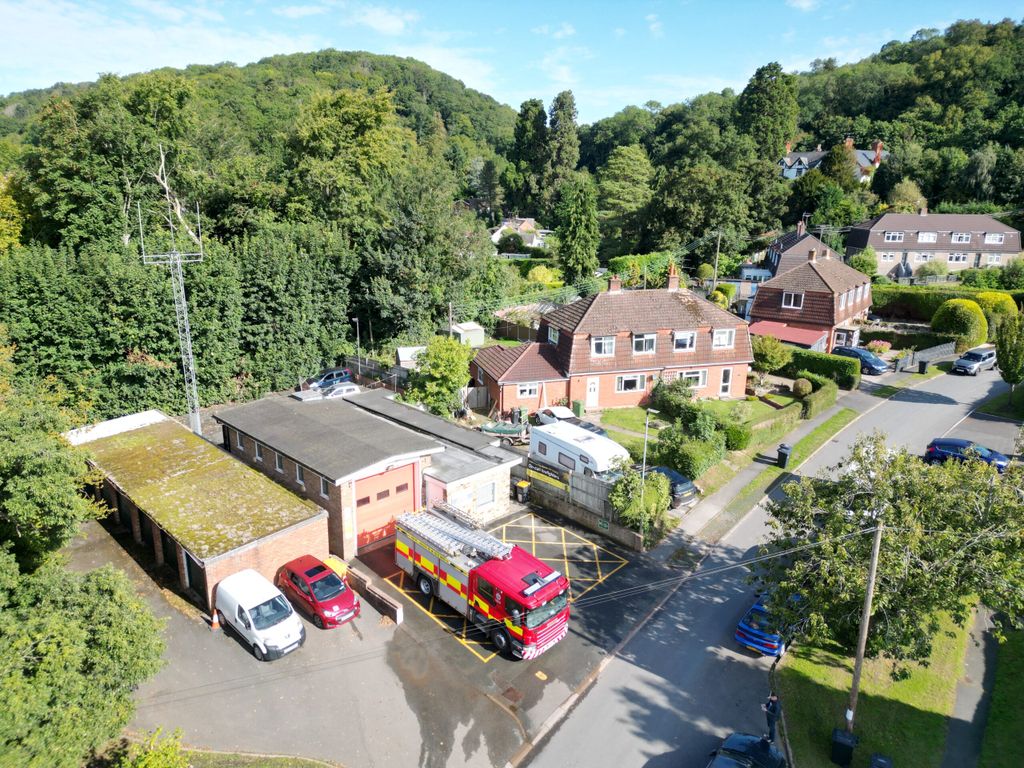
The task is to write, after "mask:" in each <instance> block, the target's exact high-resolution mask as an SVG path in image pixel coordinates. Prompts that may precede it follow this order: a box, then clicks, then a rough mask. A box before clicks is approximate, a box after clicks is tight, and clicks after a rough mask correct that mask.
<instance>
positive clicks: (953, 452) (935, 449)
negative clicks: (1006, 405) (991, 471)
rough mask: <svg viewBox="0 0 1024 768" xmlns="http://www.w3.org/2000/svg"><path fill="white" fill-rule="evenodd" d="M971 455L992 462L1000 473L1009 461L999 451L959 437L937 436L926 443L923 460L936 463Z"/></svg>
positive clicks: (962, 458) (964, 458)
mask: <svg viewBox="0 0 1024 768" xmlns="http://www.w3.org/2000/svg"><path fill="white" fill-rule="evenodd" d="M972 456H977V457H978V458H979V459H981V460H982V461H984V462H985V463H986V464H992V465H993V466H995V468H996V470H998V471H999V472H1000V474H1001V473H1003V472H1005V471H1006V467H1007V466H1008V465H1009V463H1010V459H1009V457H1008V456H1004V455H1003V454H1001V453H1000V452H999V451H993V450H992V449H991V448H986V447H985V446H984V445H979V444H978V443H975V442H973V441H971V440H964V439H962V438H959V437H937V438H935V439H934V440H932V441H931V442H930V443H928V447H927V448H925V451H924V460H925V461H927V462H928V463H929V464H937V463H939V462H942V461H946V460H947V459H956V460H957V461H966V460H967V459H969V458H970V457H972Z"/></svg>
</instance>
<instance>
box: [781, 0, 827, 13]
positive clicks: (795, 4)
mask: <svg viewBox="0 0 1024 768" xmlns="http://www.w3.org/2000/svg"><path fill="white" fill-rule="evenodd" d="M819 3H820V0H786V5H788V6H789V7H790V8H796V9H797V10H798V11H804V12H806V11H813V10H814V9H815V8H817V7H818V5H819Z"/></svg>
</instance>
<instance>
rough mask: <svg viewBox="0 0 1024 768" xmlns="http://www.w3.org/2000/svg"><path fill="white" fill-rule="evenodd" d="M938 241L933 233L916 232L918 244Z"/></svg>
mask: <svg viewBox="0 0 1024 768" xmlns="http://www.w3.org/2000/svg"><path fill="white" fill-rule="evenodd" d="M937 239H938V236H937V234H936V233H935V232H918V233H917V242H919V243H934V242H936V240H937Z"/></svg>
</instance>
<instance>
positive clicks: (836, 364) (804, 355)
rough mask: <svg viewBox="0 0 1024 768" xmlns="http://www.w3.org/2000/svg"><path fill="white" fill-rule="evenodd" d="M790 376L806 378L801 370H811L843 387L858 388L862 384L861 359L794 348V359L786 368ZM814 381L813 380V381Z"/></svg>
mask: <svg viewBox="0 0 1024 768" xmlns="http://www.w3.org/2000/svg"><path fill="white" fill-rule="evenodd" d="M785 371H786V375H787V376H789V377H790V378H794V379H799V378H804V379H806V378H807V377H806V376H803V375H802V374H800V373H799V372H800V371H810V372H811V373H818V374H821V375H822V376H827V377H828V378H830V379H832V380H833V381H834V382H835V383H836V384H838V385H839V386H840V387H842V388H843V389H856V388H857V386H858V385H859V384H860V361H859V360H855V359H854V358H852V357H839V355H828V354H825V353H824V352H812V351H811V350H809V349H800V348H799V347H795V348H794V349H793V360H792V362H791V363H790V364H789V365H787V366H786V368H785ZM811 383H813V381H812V382H811Z"/></svg>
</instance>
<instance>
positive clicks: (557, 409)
mask: <svg viewBox="0 0 1024 768" xmlns="http://www.w3.org/2000/svg"><path fill="white" fill-rule="evenodd" d="M537 421H539V422H540V423H541V424H557V423H558V422H560V421H564V422H565V423H566V424H572V425H574V426H577V427H580V428H581V429H585V430H587V431H588V432H593V433H594V434H595V435H601V436H602V437H607V436H608V431H607V430H605V429H601V427H599V426H597V424H591V423H590V422H589V421H584V420H583V419H581V418H580V417H579V416H577V415H576V414H575V413H573V412H572V411H570V410H569V409H568V408H566V407H565V406H564V405H553V406H551V407H550V408H543V409H541V410H539V411H537Z"/></svg>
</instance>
